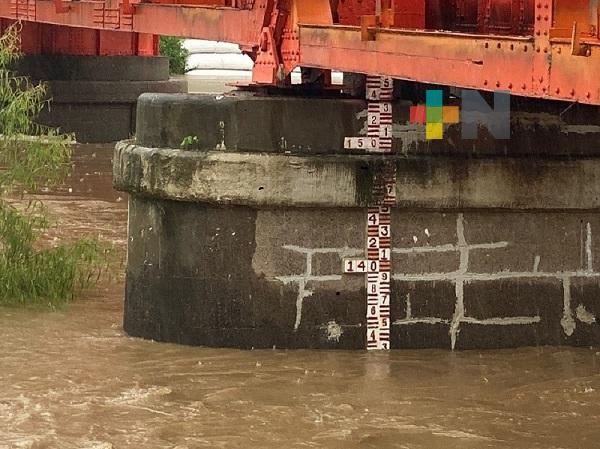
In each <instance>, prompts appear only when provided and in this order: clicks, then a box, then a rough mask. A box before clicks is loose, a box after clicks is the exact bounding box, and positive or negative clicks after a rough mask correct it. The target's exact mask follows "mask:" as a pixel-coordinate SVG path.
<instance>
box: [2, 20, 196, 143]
mask: <svg viewBox="0 0 600 449" xmlns="http://www.w3.org/2000/svg"><path fill="white" fill-rule="evenodd" d="M13 23H14V21H12V20H7V19H0V32H3V31H4V30H5V29H6V28H7V27H9V26H11V25H12V24H13ZM18 26H19V29H20V38H21V50H22V52H23V54H24V56H23V57H22V58H21V59H20V60H19V61H18V63H17V65H16V67H15V70H16V71H17V72H18V73H19V74H21V75H26V76H28V77H30V79H31V80H32V81H33V82H38V81H44V82H46V83H47V85H48V94H49V98H51V99H52V102H51V104H50V106H49V107H46V108H45V109H44V110H43V111H42V113H41V114H40V117H39V121H40V123H42V124H44V125H50V126H53V127H58V128H60V129H61V130H62V131H63V132H69V133H75V137H76V139H77V141H78V142H82V143H96V142H114V141H118V140H122V139H127V138H129V137H130V136H132V135H133V134H134V133H135V111H136V102H137V98H138V97H139V96H140V95H141V94H142V93H144V92H163V93H180V92H187V82H186V81H185V80H183V79H173V78H170V75H169V61H168V59H167V58H165V57H160V56H157V55H158V36H154V35H149V34H141V33H133V32H123V31H107V30H94V29H87V28H72V27H67V26H58V25H50V24H44V23H36V22H26V21H24V22H21V23H20V24H19V25H18Z"/></svg>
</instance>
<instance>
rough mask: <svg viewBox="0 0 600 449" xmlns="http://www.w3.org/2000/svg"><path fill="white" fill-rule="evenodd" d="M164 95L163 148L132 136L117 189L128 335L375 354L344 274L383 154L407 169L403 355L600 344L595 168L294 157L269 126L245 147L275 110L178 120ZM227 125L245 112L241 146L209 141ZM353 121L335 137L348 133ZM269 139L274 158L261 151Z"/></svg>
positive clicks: (530, 161)
mask: <svg viewBox="0 0 600 449" xmlns="http://www.w3.org/2000/svg"><path fill="white" fill-rule="evenodd" d="M151 98H157V97H156V96H143V101H141V103H140V104H141V105H140V108H141V109H140V111H143V110H145V109H146V108H147V109H148V111H146V112H147V115H145V116H144V117H145V118H144V120H143V121H141V122H140V126H144V125H142V123H145V124H147V125H148V124H152V127H153V128H152V129H151V130H143V129H141V131H142V135H144V136H146V137H143V138H147V139H149V141H152V139H157V140H155V141H154V142H155V143H157V146H159V147H163V148H149V147H147V146H145V145H146V144H142V142H140V141H138V142H121V143H119V144H118V145H117V147H116V150H115V157H114V180H115V186H116V187H117V188H118V189H121V190H125V191H127V192H129V193H130V195H129V201H130V203H129V208H130V220H129V237H128V242H129V249H128V268H127V292H126V303H125V320H124V326H125V329H126V331H127V332H128V333H130V334H131V335H136V336H142V337H145V338H153V339H157V340H161V341H172V342H180V343H186V344H199V345H210V346H233V347H244V348H250V347H272V346H277V347H292V348H297V347H311V348H364V347H365V333H366V332H365V322H366V317H365V310H366V289H365V279H364V276H362V275H347V274H343V272H342V271H343V270H342V260H343V259H344V258H345V257H361V256H364V254H365V238H366V235H365V232H366V231H365V224H366V217H365V208H364V206H365V205H366V204H367V203H368V202H369V200H370V198H371V197H370V195H371V193H370V186H371V185H372V179H373V177H374V175H375V174H376V173H377V171H378V170H379V168H380V165H381V163H382V161H383V160H386V161H390V160H395V164H396V168H397V172H396V183H397V185H396V193H397V204H396V207H395V208H394V209H393V212H392V229H391V232H392V248H393V249H392V259H393V264H392V281H393V282H392V299H391V304H392V310H391V314H392V323H393V325H392V331H391V336H392V338H391V344H392V348H427V347H442V348H453V349H469V348H496V347H514V346H522V345H536V344H551V345H559V344H568V345H594V344H600V328H599V327H598V320H599V319H600V315H599V314H600V301H599V300H598V298H599V296H598V295H599V294H600V270H599V268H598V263H600V262H599V261H600V243H598V242H600V238H597V236H596V234H597V233H600V207H599V206H600V182H599V181H600V162H599V161H598V160H597V159H594V158H590V157H588V158H586V159H581V158H570V159H564V158H563V159H561V158H549V157H546V158H544V157H541V156H539V155H537V156H536V157H532V158H516V157H510V158H509V157H502V158H499V157H495V158H464V157H454V158H450V157H441V156H439V155H436V156H433V155H431V154H429V155H411V156H404V155H400V154H396V155H394V156H386V157H383V158H382V157H381V156H364V155H363V156H358V155H353V156H349V155H346V156H340V155H336V154H324V153H326V148H324V147H323V148H321V149H318V150H315V147H313V146H311V147H310V149H308V147H305V146H303V147H302V148H300V146H299V142H301V140H297V141H295V142H296V143H297V145H296V143H295V144H294V145H295V150H294V151H291V150H290V149H289V147H288V150H285V149H281V148H277V146H276V144H275V142H276V141H277V139H275V138H273V139H272V142H273V143H272V144H269V143H268V142H267V141H266V140H264V139H263V137H260V138H257V137H256V136H257V135H259V134H260V133H261V132H262V131H260V129H259V130H258V131H256V132H255V133H254V134H249V136H248V139H245V132H239V129H241V128H236V127H237V124H236V123H237V122H236V120H237V118H238V117H246V116H248V117H250V116H251V114H250V112H251V110H250V109H249V110H248V111H246V112H241V113H240V115H239V116H238V115H237V114H236V113H234V111H235V110H236V108H239V109H240V110H241V109H243V108H253V107H256V108H257V109H258V110H259V111H263V112H264V111H271V113H272V112H273V111H278V110H281V109H282V108H285V107H286V106H277V105H274V104H272V103H273V101H275V100H273V99H266V100H264V102H265V103H267V104H266V106H265V105H261V104H260V103H261V100H260V99H253V100H248V99H246V98H244V99H240V100H236V99H235V98H232V97H230V98H222V99H219V100H217V99H216V98H215V97H204V98H202V99H200V100H199V104H198V105H196V106H193V105H192V104H193V101H192V97H189V96H184V97H182V96H174V98H177V99H179V100H180V101H181V104H182V106H181V109H178V108H177V107H176V104H177V103H176V102H175V103H173V102H170V101H168V99H166V98H165V97H161V98H162V99H160V101H158V102H157V103H156V105H154V106H156V107H157V108H158V109H159V110H160V111H162V112H160V114H158V115H154V114H155V112H156V111H154V109H153V108H154V106H153V104H152V101H150V99H151ZM236 101H239V103H240V105H235V102H236ZM298 101H301V102H306V101H308V100H305V99H302V100H298ZM321 101H322V102H327V101H330V100H321ZM219 102H222V103H219ZM217 103H218V105H217V106H215V104H217ZM298 104H301V103H298ZM166 105H168V107H167V106H166ZM222 105H225V106H224V109H222V108H223V106H222ZM344 107H348V108H350V109H353V108H355V107H356V106H355V105H354V104H353V103H350V105H349V106H344ZM194 108H197V109H194ZM203 108H205V109H206V110H207V111H208V112H206V114H202V113H200V111H203V110H204V109H203ZM213 108H214V109H213ZM169 109H170V110H172V113H173V114H174V116H179V117H187V116H188V114H190V113H191V112H193V111H194V110H195V111H196V112H197V114H196V115H195V116H194V120H191V119H190V120H187V121H184V126H188V125H189V128H186V132H190V130H191V131H193V130H194V129H196V130H199V129H204V130H205V131H206V134H204V136H205V137H204V138H201V139H199V140H201V145H200V147H201V149H200V150H196V151H184V150H177V149H169V148H166V144H165V143H164V142H177V139H178V138H179V137H178V136H176V134H174V133H171V131H168V130H176V128H175V127H174V126H173V125H172V124H168V123H166V124H165V125H164V127H162V128H161V125H160V124H161V121H160V120H158V119H156V117H161V116H163V117H167V111H168V110H169ZM300 110H302V106H300ZM215 111H216V112H215ZM223 111H225V112H223ZM232 111H233V112H232ZM330 111H333V108H332V109H330ZM146 112H145V113H146ZM184 112H185V114H184ZM222 113H223V114H225V113H226V114H225V115H224V116H225V117H230V118H231V117H232V118H233V119H232V121H231V123H232V124H230V125H226V129H229V131H227V132H230V137H229V139H231V140H229V141H227V132H226V137H225V139H226V141H225V143H226V144H225V146H223V145H219V144H220V143H222V142H219V141H218V139H217V138H216V137H217V136H218V134H217V133H213V134H211V132H212V131H211V130H212V129H213V125H214V124H215V122H216V121H217V120H218V121H222V117H224V116H223V115H221V116H219V114H222ZM331 113H332V114H334V112H331ZM161 114H162V115H161ZM227 114H230V115H227ZM244 114H246V115H244ZM263 116H264V117H270V115H269V114H267V113H266V112H265V113H264V115H263ZM148 117H154V118H153V119H152V120H149V121H147V120H146V119H147V118H148ZM167 118H168V117H167ZM338 119H339V116H334V118H333V119H332V122H331V123H332V126H331V130H332V132H331V133H330V134H336V133H338V134H339V133H341V132H342V131H341V130H340V129H341V128H340V129H338V126H337V123H338ZM273 120H276V119H273ZM312 120H313V117H312V116H309V117H300V118H298V120H297V122H298V123H312ZM194 121H195V124H194ZM242 122H243V120H242ZM173 123H174V122H173ZM186 123H187V124H186ZM264 123H267V124H268V123H271V124H272V123H274V122H273V121H267V122H264ZM340 123H341V122H340ZM251 125H252V124H251V123H250V124H249V123H245V122H244V123H243V126H244V127H247V128H244V129H248V130H250V129H251V128H250V127H251ZM355 125H356V124H351V125H347V126H351V127H354V126H355ZM358 125H359V126H360V123H359V124H358ZM227 126H230V128H227ZM254 126H258V124H257V123H254ZM532 129H533V131H532V132H535V129H536V128H535V127H533V128H532ZM138 130H140V128H139V127H138ZM161 130H163V131H165V134H164V135H161V132H162V131H161ZM279 131H280V129H279V128H276V129H275V130H274V131H272V132H271V135H272V136H274V135H277V138H279V136H280V133H279ZM300 132H304V133H305V134H306V135H307V136H309V134H310V133H309V132H308V128H307V129H304V130H302V131H298V132H297V134H296V136H297V138H298V139H300V137H301V135H300V134H299V133H300ZM321 132H322V131H319V133H321ZM261 135H262V136H268V135H269V134H268V133H262V134H261ZM149 136H150V137H149ZM200 137H201V136H200V135H199V138H200ZM338 137H339V136H336V137H332V136H327V139H331V140H328V141H329V142H335V141H336V140H337V138H338ZM308 138H309V137H307V139H308ZM588 138H591V137H590V136H588ZM261 139H263V140H261ZM532 139H533V138H532ZM533 140H535V139H533ZM249 142H251V143H249ZM256 142H263V143H264V144H265V148H266V149H267V150H268V152H258V151H257V149H256V148H254V149H252V148H253V147H254V146H255V145H256ZM594 142H595V144H594V146H593V148H591V149H590V150H589V151H590V152H593V151H596V149H597V148H596V147H597V146H598V143H599V141H598V139H597V136H596V139H595V141H594ZM228 143H229V144H231V146H228ZM542 144H543V142H541V143H540V144H539V145H540V146H542ZM331 145H332V151H331V152H332V153H335V152H336V151H337V150H338V148H339V147H338V146H333V145H334V143H331ZM336 145H337V144H336ZM215 147H217V148H221V149H220V150H215ZM240 148H244V149H245V151H244V152H242V151H240ZM232 149H235V150H232ZM572 149H573V150H574V151H575V152H577V151H580V149H579V148H572ZM286 151H287V153H286ZM518 151H524V149H519V150H518ZM315 152H316V153H319V154H307V153H315Z"/></svg>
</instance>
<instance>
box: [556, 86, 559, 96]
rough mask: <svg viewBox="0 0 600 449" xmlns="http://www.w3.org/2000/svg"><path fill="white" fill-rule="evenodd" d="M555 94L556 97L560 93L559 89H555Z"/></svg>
mask: <svg viewBox="0 0 600 449" xmlns="http://www.w3.org/2000/svg"><path fill="white" fill-rule="evenodd" d="M555 92H556V94H557V95H558V94H559V93H560V88H559V87H557V88H556V91H555Z"/></svg>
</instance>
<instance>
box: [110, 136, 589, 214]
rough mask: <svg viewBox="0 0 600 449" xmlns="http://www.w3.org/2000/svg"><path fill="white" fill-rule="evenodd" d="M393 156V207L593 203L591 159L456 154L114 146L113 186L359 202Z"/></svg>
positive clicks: (198, 195) (224, 196)
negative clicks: (380, 154)
mask: <svg viewBox="0 0 600 449" xmlns="http://www.w3.org/2000/svg"><path fill="white" fill-rule="evenodd" d="M383 160H387V161H389V160H395V162H396V171H397V183H396V197H397V206H398V207H417V208H448V207H456V208H479V207H481V208H507V209H565V210H568V209H597V208H600V190H599V188H598V186H600V159H572V160H556V159H507V158H503V159H463V158H454V159H452V158H447V157H436V158H418V157H410V158H406V157H399V156H384V157H376V156H358V155H346V156H341V155H329V156H328V155H316V156H311V157H305V156H294V155H285V154H276V153H240V152H228V151H208V152H207V151H202V152H200V151H180V150H174V149H164V148H163V149H160V148H146V147H143V146H139V145H136V144H135V143H133V142H132V141H123V142H119V143H118V144H117V145H116V149H115V159H114V183H115V187H116V188H118V189H122V190H127V191H130V192H135V193H136V194H139V195H145V196H150V197H153V198H164V199H176V200H183V201H193V202H201V203H212V204H220V205H224V204H234V205H247V206H270V207H285V206H295V207H324V208H336V207H361V206H363V207H364V206H366V205H367V204H368V203H369V201H370V199H371V189H370V188H371V187H370V186H371V181H372V178H373V175H374V173H375V172H376V171H377V169H378V167H379V166H380V164H381V162H382V161H383Z"/></svg>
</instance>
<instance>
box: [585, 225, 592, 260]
mask: <svg viewBox="0 0 600 449" xmlns="http://www.w3.org/2000/svg"><path fill="white" fill-rule="evenodd" d="M585 254H586V257H587V270H588V271H589V272H592V271H594V266H593V265H594V256H593V254H592V224H591V223H588V224H587V226H586V239H585Z"/></svg>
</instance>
